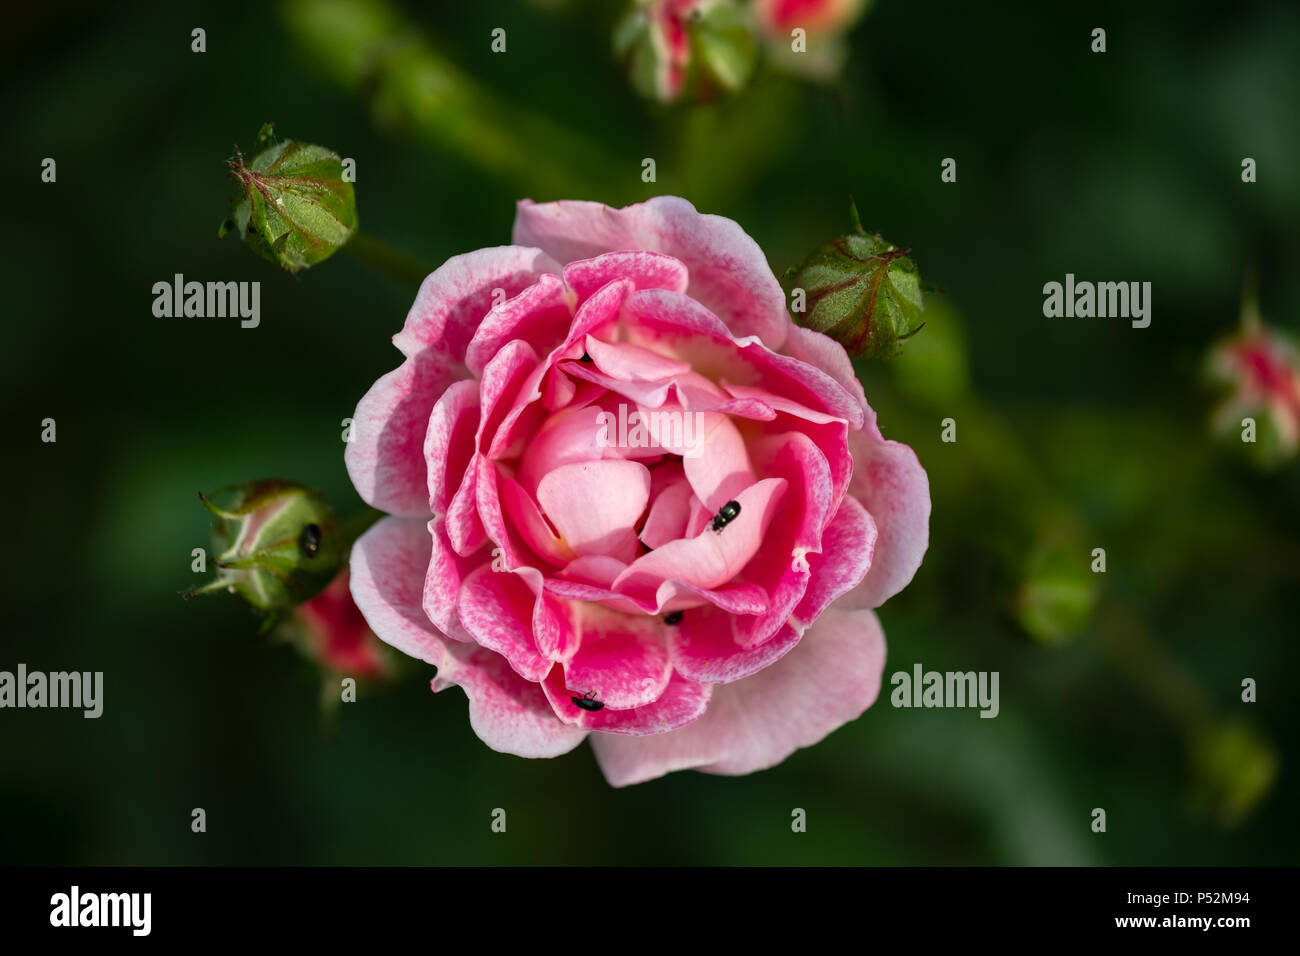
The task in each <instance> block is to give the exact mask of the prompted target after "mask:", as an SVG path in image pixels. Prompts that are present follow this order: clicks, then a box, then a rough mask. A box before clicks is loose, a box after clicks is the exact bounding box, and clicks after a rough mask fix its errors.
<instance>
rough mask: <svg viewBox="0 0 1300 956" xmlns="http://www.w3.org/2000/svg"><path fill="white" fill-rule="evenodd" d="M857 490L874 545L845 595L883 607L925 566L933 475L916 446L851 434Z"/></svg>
mask: <svg viewBox="0 0 1300 956" xmlns="http://www.w3.org/2000/svg"><path fill="white" fill-rule="evenodd" d="M849 448H850V450H851V451H852V452H853V462H854V472H853V481H852V482H851V483H850V484H849V494H851V495H853V496H854V497H855V498H857V499H858V500H859V501H860V502H862V504H863V506H864V507H865V508H866V509H867V511H868V512H869V513H870V514H871V518H872V520H873V521H874V522H875V524H876V530H877V537H876V550H875V554H874V555H873V556H872V559H871V570H870V571H868V572H867V576H866V578H864V579H863V581H862V583H861V584H860V585H858V587H856V588H855V589H854V590H853V591H851V592H849V594H847V595H845V597H844V598H843V600H844V601H845V602H846V606H849V607H859V608H861V607H879V606H880V605H882V604H884V603H885V602H886V601H887V600H889V599H890V598H891V597H893V596H894V595H895V594H897V593H898V592H899V591H901V590H903V588H905V587H906V586H907V583H908V582H909V581H911V580H912V576H913V575H914V574H916V570H917V568H919V567H920V566H921V559H922V558H923V557H924V556H925V549H926V547H927V546H928V545H929V541H930V481H929V479H928V478H927V477H926V474H925V469H924V468H922V467H921V463H920V461H918V460H917V457H916V452H914V451H912V449H910V448H908V447H907V446H906V445H903V444H900V443H899V442H896V441H884V440H880V439H875V438H871V437H868V436H867V435H862V434H853V435H850V436H849Z"/></svg>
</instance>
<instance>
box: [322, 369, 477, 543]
mask: <svg viewBox="0 0 1300 956" xmlns="http://www.w3.org/2000/svg"><path fill="white" fill-rule="evenodd" d="M465 375H466V372H465V370H464V368H463V367H461V366H459V365H457V364H456V363H454V362H451V361H450V360H448V359H447V358H446V357H444V356H442V355H441V354H439V353H436V352H425V353H422V354H420V355H417V356H416V357H415V358H409V359H407V360H406V361H405V362H403V363H402V364H401V365H400V366H398V367H397V368H395V369H394V370H393V371H391V372H389V373H388V374H387V375H385V376H384V377H383V378H381V379H379V381H377V382H375V384H374V385H372V386H371V387H370V391H368V392H366V394H365V397H364V398H362V399H361V401H360V402H359V403H358V404H357V410H356V411H355V412H354V413H353V415H352V440H351V441H350V442H348V444H347V447H346V448H345V449H344V452H343V460H344V462H345V463H346V464H347V469H348V476H349V477H350V478H351V479H352V484H353V485H354V486H356V489H357V494H359V495H361V498H362V500H363V501H365V502H366V503H367V504H369V505H371V506H372V507H375V508H378V509H379V510H380V511H387V512H389V513H391V514H399V515H409V516H413V517H414V516H420V517H423V516H426V515H428V514H429V479H428V474H427V469H426V467H425V460H424V438H425V434H426V432H427V431H428V429H429V416H430V413H431V412H432V411H433V407H434V403H435V402H437V401H438V399H439V397H440V396H441V395H442V394H443V392H445V391H446V390H447V387H448V386H450V385H451V384H453V383H454V382H456V381H458V380H460V379H463V378H464V377H465Z"/></svg>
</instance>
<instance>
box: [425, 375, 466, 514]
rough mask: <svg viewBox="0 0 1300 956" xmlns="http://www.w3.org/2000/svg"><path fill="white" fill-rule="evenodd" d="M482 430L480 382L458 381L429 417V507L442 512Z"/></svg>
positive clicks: (461, 476)
mask: <svg viewBox="0 0 1300 956" xmlns="http://www.w3.org/2000/svg"><path fill="white" fill-rule="evenodd" d="M477 429H478V382H476V381H474V380H473V379H464V380H462V381H459V382H454V383H453V384H452V385H451V386H449V387H448V389H447V390H446V391H445V392H443V393H442V397H441V398H439V399H438V401H437V403H436V404H435V405H434V406H433V413H432V414H431V415H430V416H429V429H428V431H427V432H426V433H425V436H424V461H425V466H426V469H427V471H428V473H429V509H430V510H431V511H433V513H434V514H442V513H443V512H445V511H446V510H447V504H448V502H450V500H451V496H452V495H453V494H454V493H455V491H456V489H457V488H459V487H460V483H461V481H462V480H464V477H465V472H466V470H467V469H468V468H469V465H470V461H471V460H472V459H473V457H474V433H475V431H476V430H477Z"/></svg>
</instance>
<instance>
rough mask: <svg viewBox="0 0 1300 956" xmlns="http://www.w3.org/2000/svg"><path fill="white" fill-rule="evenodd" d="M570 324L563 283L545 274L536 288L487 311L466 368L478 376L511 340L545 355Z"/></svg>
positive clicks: (469, 350) (569, 306)
mask: <svg viewBox="0 0 1300 956" xmlns="http://www.w3.org/2000/svg"><path fill="white" fill-rule="evenodd" d="M572 323H573V307H572V301H571V299H570V297H569V295H568V294H567V293H566V291H565V288H564V283H563V282H561V281H560V280H559V278H557V277H556V276H553V275H544V276H542V277H541V278H540V279H538V281H537V283H536V284H535V285H531V286H529V287H528V288H527V289H525V290H524V291H523V292H521V293H519V295H517V296H515V297H514V298H513V299H507V300H506V301H505V302H502V303H501V304H500V305H498V306H496V307H495V308H493V309H492V310H491V311H489V312H488V314H487V315H486V316H485V317H484V318H483V321H482V323H481V324H480V325H479V327H478V328H477V329H475V330H474V337H473V338H472V339H470V342H469V346H468V348H467V349H466V351H465V365H466V366H467V367H468V368H469V370H470V371H471V372H473V373H474V374H475V375H481V374H482V372H483V369H484V368H485V367H486V366H487V364H488V362H490V361H491V360H492V356H494V355H496V354H497V353H498V352H499V351H501V347H502V346H503V345H505V344H506V343H507V342H510V341H513V340H514V339H519V340H521V341H524V342H527V343H528V344H530V345H531V346H533V348H534V350H535V351H537V352H538V353H541V354H545V353H546V352H549V351H550V350H551V349H552V348H554V347H555V346H557V345H559V344H560V343H562V342H563V341H564V336H565V333H566V332H568V330H569V326H570V325H571V324H572Z"/></svg>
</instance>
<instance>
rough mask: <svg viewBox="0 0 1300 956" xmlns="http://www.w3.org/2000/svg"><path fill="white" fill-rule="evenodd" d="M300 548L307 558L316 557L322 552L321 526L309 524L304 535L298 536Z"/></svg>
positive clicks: (303, 532) (303, 530)
mask: <svg viewBox="0 0 1300 956" xmlns="http://www.w3.org/2000/svg"><path fill="white" fill-rule="evenodd" d="M298 547H299V548H301V549H302V553H303V554H305V555H307V557H309V558H314V557H316V553H317V552H318V551H320V525H315V524H309V525H307V527H305V528H303V529H302V534H300V535H299V536H298Z"/></svg>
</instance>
